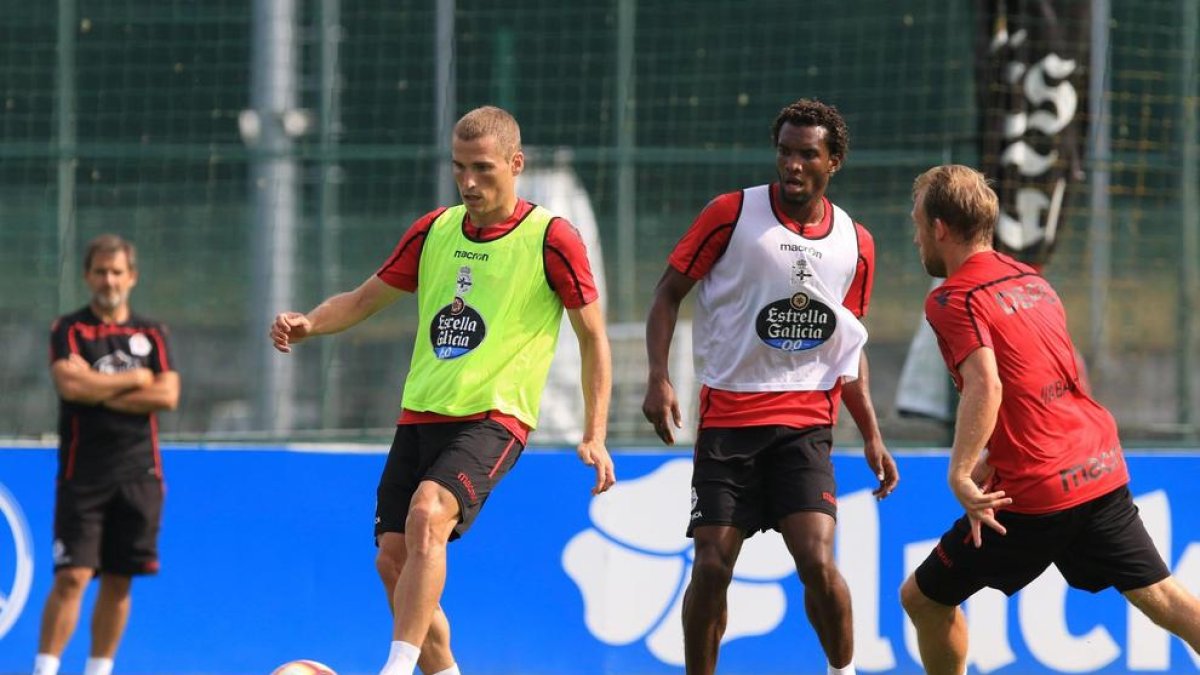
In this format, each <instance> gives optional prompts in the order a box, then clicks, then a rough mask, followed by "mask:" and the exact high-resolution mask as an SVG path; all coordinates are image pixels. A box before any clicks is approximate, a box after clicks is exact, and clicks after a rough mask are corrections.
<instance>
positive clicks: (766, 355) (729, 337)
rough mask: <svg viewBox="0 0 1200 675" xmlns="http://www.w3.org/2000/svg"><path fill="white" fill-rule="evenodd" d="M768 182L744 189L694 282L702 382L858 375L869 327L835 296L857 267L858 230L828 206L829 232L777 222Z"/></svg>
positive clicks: (756, 386) (780, 386)
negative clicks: (729, 228)
mask: <svg viewBox="0 0 1200 675" xmlns="http://www.w3.org/2000/svg"><path fill="white" fill-rule="evenodd" d="M770 194H771V193H770V186H768V185H760V186H758V187H753V188H749V189H747V190H744V191H743V192H742V210H741V213H740V214H739V215H738V220H737V222H736V223H735V224H734V228H733V235H732V236H731V238H730V240H729V246H728V248H727V249H726V250H725V254H724V255H722V256H721V259H720V260H718V261H717V263H716V264H715V265H714V266H713V268H712V270H710V271H709V273H708V275H707V276H705V277H704V278H703V279H702V280H701V281H700V283H699V287H700V288H699V292H698V294H697V297H696V302H697V308H696V320H695V321H694V322H693V323H692V339H693V342H694V349H695V358H696V372H697V373H698V378H699V379H700V381H701V382H703V383H704V384H706V385H708V386H709V387H712V388H714V389H723V390H726V391H743V392H752V391H824V390H828V389H831V388H832V387H833V386H834V385H835V384H837V382H838V380H839V379H840V378H848V379H854V378H856V377H857V376H858V362H859V358H860V356H861V354H862V349H863V345H865V344H866V342H867V330H866V328H865V327H864V326H863V325H862V322H860V321H859V320H858V318H857V317H855V316H854V313H853V312H851V311H850V310H848V309H846V308H845V306H844V305H843V304H842V302H843V300H844V298H845V297H846V293H847V292H848V291H849V289H850V285H851V284H852V283H853V281H854V274H855V270H856V269H857V266H858V236H857V233H856V231H855V226H854V221H852V220H851V219H850V216H849V215H847V214H846V212H845V211H843V210H842V209H840V208H838V207H837V206H835V205H833V203H832V202H826V203H827V204H829V206H830V207H831V208H832V209H833V224H832V228H831V229H830V232H829V233H828V234H827V235H826V236H824V237H822V238H820V239H808V238H806V237H803V236H801V235H799V234H796V233H795V232H793V231H791V230H789V229H788V228H787V227H786V226H784V225H783V224H782V223H781V222H779V219H778V218H777V217H776V215H775V211H774V210H773V209H772V207H771V196H770Z"/></svg>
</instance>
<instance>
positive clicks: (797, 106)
mask: <svg viewBox="0 0 1200 675" xmlns="http://www.w3.org/2000/svg"><path fill="white" fill-rule="evenodd" d="M785 123H790V124H792V125H794V126H799V127H825V131H827V132H828V136H826V137H825V141H826V143H827V144H828V146H829V156H830V157H833V158H835V159H837V160H838V161H839V162H841V161H842V160H844V159H845V158H846V152H847V151H848V150H849V149H850V131H849V129H847V128H846V120H844V119H842V114H841V113H839V112H838V109H837V108H835V107H833V106H831V105H828V104H826V103H822V102H820V101H818V100H815V99H808V98H802V99H800V100H799V101H796V102H795V103H793V104H791V105H789V106H787V107H786V108H784V109H783V110H780V111H779V116H778V117H776V118H775V124H773V125H772V126H771V142H772V143H779V130H780V129H782V128H783V125H784V124H785Z"/></svg>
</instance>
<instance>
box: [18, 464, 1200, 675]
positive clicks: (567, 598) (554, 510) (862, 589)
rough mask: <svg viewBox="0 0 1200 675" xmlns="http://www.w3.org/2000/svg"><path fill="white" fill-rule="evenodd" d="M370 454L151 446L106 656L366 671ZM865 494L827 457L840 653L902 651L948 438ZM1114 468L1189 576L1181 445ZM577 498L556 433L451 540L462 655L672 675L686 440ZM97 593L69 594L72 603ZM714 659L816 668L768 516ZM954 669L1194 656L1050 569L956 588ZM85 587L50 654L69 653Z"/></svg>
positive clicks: (37, 552)
mask: <svg viewBox="0 0 1200 675" xmlns="http://www.w3.org/2000/svg"><path fill="white" fill-rule="evenodd" d="M383 459H384V458H383V455H382V454H379V453H351V454H345V453H333V452H328V453H327V452H295V451H286V450H279V449H274V450H273V449H242V450H239V451H224V450H211V449H199V448H172V449H170V450H168V451H167V452H166V453H165V454H164V465H165V471H166V475H167V502H166V508H165V514H164V523H163V531H162V537H161V540H160V549H161V551H160V552H161V556H162V572H161V573H160V574H159V575H158V576H156V577H149V578H145V579H139V580H138V581H137V582H136V583H135V584H134V603H133V613H132V616H131V619H130V622H129V627H128V631H127V633H126V638H125V641H124V643H123V644H122V647H121V651H120V652H119V654H118V660H117V664H118V668H117V670H118V671H119V672H123V673H145V674H150V673H153V674H155V675H176V674H184V673H220V674H235V673H239V674H240V673H246V674H251V673H253V674H256V675H263V674H266V673H269V672H270V671H271V670H272V668H274V667H275V666H277V665H279V664H281V663H283V662H286V661H289V660H292V659H298V658H310V659H315V660H318V661H322V662H324V663H327V664H329V665H330V666H332V667H333V668H334V669H335V670H337V671H338V672H339V673H341V674H342V675H352V674H354V673H375V672H378V669H379V667H380V666H381V665H382V664H383V662H384V661H385V660H386V656H387V649H388V643H389V641H390V639H391V637H390V636H391V629H390V625H391V619H390V614H389V611H388V604H387V600H386V598H385V595H384V591H383V587H382V584H381V583H380V582H379V580H378V578H377V576H376V574H375V566H374V557H375V547H374V542H373V540H372V522H373V514H374V495H375V483H376V479H377V478H378V474H379V471H380V469H381V468H382V464H383ZM897 461H898V462H899V466H900V470H901V475H902V482H901V484H900V486H899V489H898V490H897V491H896V493H895V494H894V495H892V496H891V497H889V498H888V499H886V500H884V501H883V502H877V501H875V499H874V498H873V497H871V494H870V490H871V488H872V483H873V478H872V476H871V475H870V472H869V471H868V470H867V468H866V466H865V464H864V462H863V460H862V459H861V457H858V456H855V455H839V456H837V457H836V458H835V465H836V470H837V475H838V480H839V496H838V501H839V512H840V518H839V525H838V542H837V551H836V553H837V558H838V564H839V567H840V568H841V570H842V573H843V575H844V576H845V577H846V579H847V583H848V584H849V585H850V588H851V593H852V596H853V601H854V613H855V640H856V657H855V660H856V664H857V667H858V670H859V671H860V672H888V673H893V672H899V673H915V672H920V667H919V666H918V665H917V661H916V645H915V641H914V638H913V634H912V629H911V626H910V625H909V624H908V622H907V621H906V619H905V617H904V613H903V610H902V609H901V608H900V605H899V601H898V594H897V589H898V587H899V586H900V583H901V582H902V581H903V579H904V577H905V576H906V574H907V573H908V572H909V571H910V570H911V569H913V568H914V567H915V566H916V565H917V564H918V563H919V562H920V561H921V560H922V559H923V558H924V557H925V555H927V554H928V552H929V550H930V548H931V547H932V544H933V543H934V542H935V541H936V539H937V538H938V537H939V536H940V535H941V533H942V532H943V531H944V530H945V529H946V528H947V527H948V526H949V525H950V523H951V522H952V520H953V519H954V518H955V517H956V516H957V515H958V511H959V510H958V509H957V508H956V504H955V502H954V500H953V497H951V496H950V494H949V491H948V490H947V488H946V486H945V471H946V465H947V460H946V455H945V454H944V453H932V454H921V453H915V454H903V453H901V454H900V455H899V456H898V458H897ZM1129 465H1130V469H1131V471H1132V473H1133V476H1134V479H1133V483H1132V485H1131V489H1132V491H1133V494H1134V496H1135V498H1136V499H1137V500H1138V503H1139V506H1140V507H1141V509H1142V516H1143V518H1144V520H1145V521H1146V524H1147V527H1148V529H1149V530H1150V532H1151V534H1152V536H1153V537H1154V539H1155V542H1156V543H1157V544H1158V546H1159V548H1160V550H1161V551H1162V552H1163V554H1164V556H1165V557H1166V559H1167V560H1168V563H1169V564H1170V566H1171V568H1172V570H1173V571H1174V572H1175V574H1176V576H1177V577H1178V578H1179V579H1180V580H1181V581H1182V582H1183V583H1184V585H1185V586H1186V587H1187V588H1189V589H1190V590H1191V591H1192V592H1193V593H1196V592H1198V591H1200V522H1198V521H1197V519H1196V518H1195V517H1194V514H1196V513H1198V512H1200V495H1198V494H1197V492H1196V490H1195V489H1194V486H1193V485H1192V481H1191V477H1192V475H1193V474H1194V473H1195V472H1196V469H1197V468H1200V456H1198V455H1196V454H1186V455H1183V454H1172V455H1161V454H1155V455H1152V454H1137V453H1133V454H1131V456H1130V457H1129ZM616 466H617V474H618V478H619V483H618V484H617V486H616V487H614V489H613V490H612V491H610V492H609V493H608V494H605V495H602V496H600V497H598V498H592V496H591V495H590V494H589V488H590V487H591V485H592V483H593V481H594V477H593V474H592V473H591V471H590V470H589V469H587V468H586V467H584V466H582V465H581V464H580V463H579V461H578V460H577V459H576V458H575V456H574V453H573V452H569V451H567V452H550V451H536V450H531V451H529V452H527V453H526V454H525V456H523V457H522V458H521V460H520V462H519V464H518V466H517V468H516V469H515V470H514V471H513V473H512V474H511V475H510V476H509V477H508V478H507V479H506V480H505V482H504V483H503V484H502V485H501V486H500V488H499V489H498V490H497V491H496V493H495V494H494V495H493V496H492V498H491V500H490V501H489V502H488V504H487V507H486V508H485V509H484V511H483V514H482V515H481V516H480V518H479V520H478V521H477V522H476V524H475V526H474V528H473V529H472V530H471V531H470V532H469V533H468V535H467V536H466V537H465V538H463V539H462V540H461V541H458V542H455V543H453V544H451V545H450V551H449V578H448V582H447V588H446V593H445V595H444V597H443V602H442V605H443V607H444V608H445V610H446V612H447V614H448V615H449V617H450V620H451V624H452V629H453V647H454V649H455V652H456V655H457V658H458V660H459V663H460V665H461V667H462V670H463V672H465V673H472V674H484V673H492V674H497V675H499V674H522V675H531V674H547V675H549V674H556V675H561V674H571V673H579V674H601V673H604V674H618V673H619V674H633V673H639V674H640V673H647V674H649V673H681V672H682V671H683V669H682V637H681V628H680V621H679V611H680V602H681V598H682V593H683V589H684V587H685V586H686V582H687V578H688V574H689V570H690V557H689V556H690V546H689V540H688V539H687V538H686V537H685V536H684V534H683V532H684V528H685V526H686V523H687V517H688V510H689V506H690V490H689V487H688V478H689V475H690V459H689V455H687V454H685V453H682V452H669V453H668V452H652V453H643V452H628V453H621V454H618V455H617V457H616ZM54 468H55V467H54V452H53V450H49V449H16V448H10V449H0V673H15V672H28V669H29V667H30V666H31V665H32V660H33V654H34V652H35V650H36V645H37V632H38V622H39V618H40V610H41V604H42V602H43V601H44V599H45V597H46V593H47V592H48V590H49V587H50V581H51V567H52V563H51V560H50V550H51V524H52V516H53V512H52V506H53V482H54ZM92 595H94V592H92V593H89V597H88V601H87V602H88V603H90V599H91V596H92ZM729 605H730V611H729V614H730V616H729V626H728V629H727V631H726V635H725V642H724V645H723V647H722V652H721V665H720V672H722V673H747V674H749V673H754V674H756V675H765V674H769V673H823V672H824V670H825V662H824V658H823V656H822V653H821V650H820V647H819V645H818V643H817V641H816V638H815V636H814V634H813V632H812V629H811V628H810V627H809V626H808V623H807V620H806V618H805V614H804V603H803V588H802V586H801V585H800V583H799V581H798V580H797V578H796V575H795V573H794V571H793V569H792V563H791V560H790V558H789V557H788V555H787V553H786V551H785V550H784V547H783V543H782V540H781V539H780V538H779V537H778V535H776V534H774V533H766V534H760V535H757V536H755V537H753V538H751V539H749V540H748V541H747V543H746V546H745V548H744V549H743V553H742V556H741V559H740V560H739V563H738V566H737V569H736V571H735V574H734V581H733V584H732V585H731V587H730V593H729ZM964 609H965V610H966V612H967V615H968V620H969V623H970V632H971V671H972V672H1001V673H1048V672H1085V673H1090V672H1103V673H1119V672H1134V671H1137V672H1170V673H1178V672H1196V671H1197V670H1200V658H1198V657H1197V656H1196V654H1194V653H1192V652H1191V650H1189V649H1188V648H1187V647H1186V645H1184V644H1183V643H1182V642H1180V641H1179V640H1177V639H1175V638H1173V637H1170V636H1168V635H1167V634H1165V633H1163V632H1162V631H1161V630H1159V629H1157V628H1155V627H1154V626H1153V625H1151V624H1150V623H1149V622H1148V621H1146V620H1145V619H1144V618H1143V617H1141V616H1140V615H1139V614H1138V613H1137V612H1136V611H1135V610H1132V609H1131V608H1129V607H1128V605H1127V603H1126V602H1125V600H1124V599H1123V598H1122V597H1121V596H1120V595H1119V594H1117V593H1116V592H1113V591H1107V592H1104V593H1101V594H1097V595H1091V594H1088V593H1084V592H1080V591H1076V590H1074V589H1068V588H1067V586H1066V583H1065V581H1063V579H1062V577H1061V575H1059V574H1057V572H1055V571H1053V570H1050V571H1048V572H1047V573H1046V574H1044V575H1043V576H1042V577H1041V578H1039V579H1038V580H1037V581H1035V582H1034V584H1033V585H1032V586H1030V587H1029V588H1027V589H1026V590H1025V591H1023V592H1021V593H1019V594H1017V595H1016V596H1014V597H1013V598H1011V599H1010V598H1005V597H1004V596H1003V595H1001V594H999V593H998V592H996V591H990V590H986V591H984V592H982V593H980V594H978V595H976V596H975V597H974V598H972V599H971V600H970V601H968V603H967V604H966V605H965V606H964ZM89 611H90V604H85V608H84V614H83V618H82V619H81V621H80V625H79V629H78V630H77V631H76V634H75V637H74V639H73V640H72V642H71V645H70V646H69V648H68V650H67V652H66V654H65V655H64V666H63V672H64V673H71V672H80V671H81V670H82V664H83V660H84V658H85V657H86V649H87V641H88V629H87V625H88V622H87V616H88V612H89Z"/></svg>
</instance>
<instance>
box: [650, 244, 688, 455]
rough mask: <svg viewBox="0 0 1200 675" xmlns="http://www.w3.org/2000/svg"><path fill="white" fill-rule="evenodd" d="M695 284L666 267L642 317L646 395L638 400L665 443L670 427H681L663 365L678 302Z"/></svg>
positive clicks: (676, 402)
mask: <svg viewBox="0 0 1200 675" xmlns="http://www.w3.org/2000/svg"><path fill="white" fill-rule="evenodd" d="M695 285H696V280H695V279H692V278H691V277H689V276H687V275H685V274H681V273H680V272H679V271H677V270H676V269H675V268H673V267H670V266H668V267H667V269H666V271H665V272H663V275H662V278H660V279H659V280H658V286H657V287H656V288H655V289H654V302H653V303H652V304H651V305H650V314H649V315H648V316H647V317H646V357H647V359H648V360H649V364H650V372H649V375H648V377H647V381H646V398H645V399H644V400H643V401H642V414H643V415H645V416H646V419H647V420H649V421H650V424H651V425H653V426H654V433H655V434H657V435H658V437H659V438H661V439H662V441H663V443H666V444H667V445H672V444H674V443H675V431H674V430H675V429H681V428H683V416H682V415H681V414H680V412H679V399H678V398H676V396H675V388H674V387H673V386H672V385H671V373H670V369H669V367H668V365H667V364H668V363H669V362H670V356H671V339H672V338H673V337H675V324H676V323H677V322H678V320H679V305H680V304H681V303H682V302H683V299H684V298H685V297H687V294H688V293H689V292H690V291H691V290H692V287H693V286H695Z"/></svg>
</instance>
